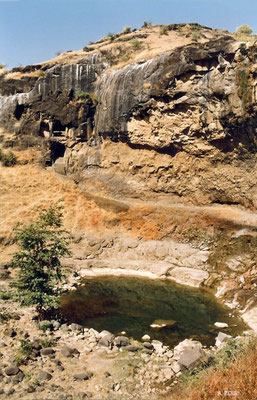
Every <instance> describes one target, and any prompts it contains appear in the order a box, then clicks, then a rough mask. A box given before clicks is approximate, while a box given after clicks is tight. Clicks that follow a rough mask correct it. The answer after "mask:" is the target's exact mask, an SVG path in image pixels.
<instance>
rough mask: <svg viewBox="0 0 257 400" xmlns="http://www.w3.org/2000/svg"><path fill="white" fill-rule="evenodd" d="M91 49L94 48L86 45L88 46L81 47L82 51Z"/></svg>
mask: <svg viewBox="0 0 257 400" xmlns="http://www.w3.org/2000/svg"><path fill="white" fill-rule="evenodd" d="M92 50H94V47H88V46H85V47H83V51H86V52H89V51H92Z"/></svg>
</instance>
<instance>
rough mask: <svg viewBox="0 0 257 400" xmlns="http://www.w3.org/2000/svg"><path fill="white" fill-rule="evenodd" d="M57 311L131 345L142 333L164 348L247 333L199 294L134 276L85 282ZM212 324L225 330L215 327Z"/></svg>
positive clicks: (203, 293)
mask: <svg viewBox="0 0 257 400" xmlns="http://www.w3.org/2000/svg"><path fill="white" fill-rule="evenodd" d="M61 312H62V314H63V315H64V316H65V317H66V318H67V319H68V320H69V321H70V322H76V323H79V324H81V325H83V326H84V327H88V328H94V329H96V330H97V331H102V330H104V329H105V330H108V331H110V332H112V333H114V334H115V335H117V334H119V333H121V332H122V331H125V332H126V334H127V336H129V337H133V338H134V339H136V340H141V338H142V336H143V335H145V334H147V335H149V336H150V337H151V339H157V340H160V341H161V342H163V343H164V344H166V345H169V346H174V345H176V344H177V343H178V342H180V341H181V340H183V339H185V338H193V339H194V340H199V341H200V342H201V343H202V344H204V345H207V346H209V345H213V344H214V342H215V337H216V336H217V334H218V332H219V331H221V330H222V331H223V332H226V333H228V334H231V335H237V334H240V333H242V332H243V331H244V330H245V329H247V328H248V327H247V326H246V325H245V324H244V323H243V321H242V320H241V319H240V318H239V317H238V316H236V315H234V312H232V311H231V310H230V309H228V308H226V307H225V306H224V305H222V304H221V303H220V302H218V301H217V299H216V298H215V297H214V296H213V295H211V294H209V293H207V292H206V291H204V290H200V289H193V288H189V287H185V286H181V285H177V284H174V283H173V282H171V281H167V280H151V279H145V278H138V277H112V276H111V277H110V276H108V277H107V276H106V277H95V278H91V277H90V278H87V279H86V280H85V282H84V284H83V286H81V287H79V288H78V289H77V290H76V291H74V292H70V293H67V294H65V295H64V296H63V297H62V299H61ZM231 314H232V316H231ZM156 320H164V324H165V321H167V326H166V327H162V328H158V327H155V328H153V327H151V325H153V323H154V322H156ZM170 320H172V321H174V322H172V323H171V322H170ZM168 321H169V322H168ZM162 322H163V321H162ZM215 322H225V323H227V324H228V325H229V327H228V328H225V329H220V328H216V327H215V326H214V323H215ZM155 325H156V324H155ZM157 325H158V323H157ZM169 325H170V326H169Z"/></svg>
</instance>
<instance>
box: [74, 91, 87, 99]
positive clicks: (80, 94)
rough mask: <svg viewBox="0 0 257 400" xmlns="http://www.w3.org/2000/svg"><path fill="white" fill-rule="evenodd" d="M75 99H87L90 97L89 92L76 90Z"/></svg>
mask: <svg viewBox="0 0 257 400" xmlns="http://www.w3.org/2000/svg"><path fill="white" fill-rule="evenodd" d="M74 97H75V99H77V100H85V99H88V98H89V97H90V95H89V93H88V92H83V91H82V92H76V93H75V95H74Z"/></svg>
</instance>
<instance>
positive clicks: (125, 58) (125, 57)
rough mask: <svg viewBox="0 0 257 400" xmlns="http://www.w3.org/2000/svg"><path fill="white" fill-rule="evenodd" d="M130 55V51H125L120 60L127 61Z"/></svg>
mask: <svg viewBox="0 0 257 400" xmlns="http://www.w3.org/2000/svg"><path fill="white" fill-rule="evenodd" d="M130 57H131V54H130V53H126V54H125V55H124V56H123V57H122V61H123V62H127V61H128V60H129V59H130Z"/></svg>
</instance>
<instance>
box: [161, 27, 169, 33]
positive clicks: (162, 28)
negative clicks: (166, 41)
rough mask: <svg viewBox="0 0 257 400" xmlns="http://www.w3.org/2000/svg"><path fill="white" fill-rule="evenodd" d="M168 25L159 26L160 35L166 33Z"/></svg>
mask: <svg viewBox="0 0 257 400" xmlns="http://www.w3.org/2000/svg"><path fill="white" fill-rule="evenodd" d="M168 30H169V28H168V25H162V26H161V28H160V35H168Z"/></svg>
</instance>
